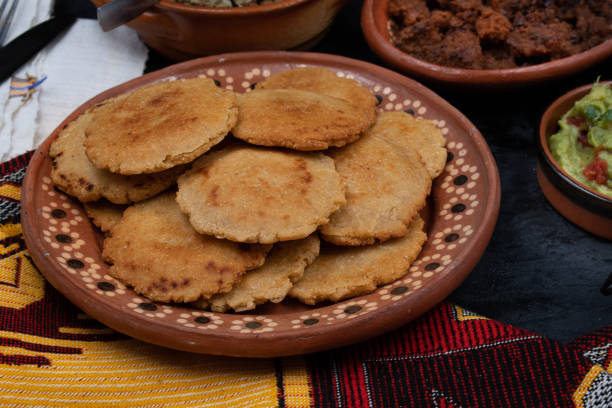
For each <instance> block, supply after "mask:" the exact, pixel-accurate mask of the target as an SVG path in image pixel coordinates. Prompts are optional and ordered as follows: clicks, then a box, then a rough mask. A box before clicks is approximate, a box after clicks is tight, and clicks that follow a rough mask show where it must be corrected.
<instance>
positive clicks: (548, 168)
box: [536, 82, 612, 240]
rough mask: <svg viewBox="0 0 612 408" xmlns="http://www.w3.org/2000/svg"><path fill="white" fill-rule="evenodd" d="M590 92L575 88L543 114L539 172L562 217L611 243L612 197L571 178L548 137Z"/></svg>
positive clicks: (588, 88) (541, 186) (589, 86)
mask: <svg viewBox="0 0 612 408" xmlns="http://www.w3.org/2000/svg"><path fill="white" fill-rule="evenodd" d="M602 83H610V82H602ZM590 90H591V85H585V86H581V87H580V88H576V89H574V90H573V91H570V92H568V93H566V94H565V95H563V96H561V97H560V98H558V99H557V100H555V101H554V102H553V103H552V104H551V105H550V107H549V108H548V109H547V110H546V111H545V112H544V115H543V116H542V119H541V121H540V128H539V133H538V140H537V145H538V153H539V155H538V166H537V169H536V172H537V177H538V183H539V184H540V188H541V189H542V192H543V193H544V196H546V198H547V199H548V201H549V202H550V204H551V205H552V206H553V207H554V208H555V209H556V210H557V211H559V213H561V215H563V216H564V217H565V218H567V219H568V220H570V221H571V222H573V223H574V224H576V225H578V226H579V227H581V228H583V229H585V230H587V231H589V232H590V233H592V234H595V235H597V236H599V237H602V238H606V239H610V240H612V198H610V197H606V196H604V195H602V194H600V193H598V192H597V191H595V190H593V189H591V188H589V187H587V186H585V185H584V184H581V183H580V182H579V181H577V180H576V179H574V178H572V176H570V175H569V174H568V173H566V172H565V171H564V170H563V169H562V168H561V167H560V166H559V165H558V164H557V162H556V161H555V159H554V158H553V156H552V154H551V152H550V149H549V148H548V138H549V137H550V136H551V135H552V134H554V133H555V132H557V130H558V122H559V119H560V118H561V116H563V115H564V114H565V113H566V112H567V111H568V110H570V109H571V108H572V106H573V105H574V103H575V102H576V101H577V100H579V99H580V98H582V97H583V96H584V95H586V94H587V93H589V91H590Z"/></svg>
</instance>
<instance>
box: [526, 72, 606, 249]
mask: <svg viewBox="0 0 612 408" xmlns="http://www.w3.org/2000/svg"><path fill="white" fill-rule="evenodd" d="M538 147H539V153H540V154H539V162H538V168H537V176H538V182H539V184H540V187H541V188H542V192H543V193H544V195H545V196H546V198H547V199H548V201H549V202H550V203H551V205H552V206H553V207H555V208H556V209H557V210H558V211H559V212H560V213H561V214H562V215H563V216H565V217H566V218H567V219H569V220H570V221H572V222H574V223H575V224H577V225H578V226H580V227H582V228H584V229H585V230H587V231H589V232H591V233H593V234H595V235H598V236H600V237H603V238H606V239H612V81H601V82H600V81H599V80H597V81H596V82H595V83H594V84H591V85H585V86H582V87H580V88H577V89H574V90H573V91H570V92H568V93H567V94H565V95H563V96H561V97H560V98H558V99H557V100H556V101H554V102H553V103H552V105H551V106H550V107H549V108H548V109H547V110H546V112H545V113H544V115H543V116H542V120H541V122H540V129H539V140H538Z"/></svg>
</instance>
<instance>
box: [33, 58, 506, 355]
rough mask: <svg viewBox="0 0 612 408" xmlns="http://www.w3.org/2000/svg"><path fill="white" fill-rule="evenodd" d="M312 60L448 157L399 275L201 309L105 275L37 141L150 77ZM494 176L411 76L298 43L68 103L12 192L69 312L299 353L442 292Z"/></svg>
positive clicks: (159, 339)
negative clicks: (354, 286)
mask: <svg viewBox="0 0 612 408" xmlns="http://www.w3.org/2000/svg"><path fill="white" fill-rule="evenodd" d="M302 65H308V66H322V67H327V68H329V69H332V70H334V71H335V72H337V73H338V74H339V75H341V76H345V77H349V78H354V79H356V80H358V81H359V82H361V83H362V84H363V85H364V86H367V87H368V88H370V89H371V90H372V91H373V92H374V93H375V95H377V98H378V99H379V101H380V104H379V108H380V109H381V110H387V111H388V110H400V109H401V110H405V111H408V112H409V113H411V114H414V115H415V116H417V117H425V118H428V119H430V120H433V121H434V123H435V124H436V126H437V127H438V128H439V129H440V130H441V132H442V134H444V135H445V137H446V139H447V150H448V158H447V163H446V167H445V169H444V171H443V172H442V174H441V175H440V176H439V177H438V178H437V179H436V180H435V182H434V185H433V187H432V193H431V195H430V199H429V202H428V206H427V211H425V213H426V214H428V215H427V217H426V218H425V219H426V223H427V225H426V231H427V233H428V237H429V238H428V241H427V243H426V245H425V246H424V247H423V249H422V251H421V253H420V255H419V256H418V258H417V259H416V260H415V262H414V263H413V264H412V265H411V267H410V269H409V270H408V271H406V275H405V276H404V277H402V278H401V279H399V280H397V281H396V282H393V283H391V284H388V285H385V286H382V287H380V288H378V289H377V290H376V291H375V292H373V293H371V294H368V295H364V296H359V297H355V298H352V299H347V300H344V301H341V302H337V303H333V304H329V303H328V304H321V305H317V306H314V307H310V306H305V305H302V304H299V303H297V302H292V301H290V300H284V301H283V302H281V303H279V304H270V305H261V306H259V307H257V308H256V309H254V310H252V311H248V312H244V313H212V312H208V311H203V310H196V309H193V308H190V307H188V306H186V305H181V304H163V303H152V302H150V301H149V300H147V299H145V298H144V297H142V296H139V295H138V294H136V293H135V292H133V291H132V290H131V289H130V288H127V287H125V286H124V285H123V284H122V283H121V282H118V281H117V280H115V279H114V278H112V277H111V276H109V275H108V273H107V271H108V265H107V264H106V263H104V261H103V260H102V258H101V253H100V252H101V251H100V241H99V239H100V234H99V233H98V232H97V230H96V228H95V227H94V226H93V225H92V224H91V223H90V221H89V219H88V218H87V216H86V214H85V213H84V211H83V208H82V206H81V204H80V203H79V202H77V201H75V200H73V199H71V198H70V197H68V196H66V195H65V194H63V193H61V192H59V191H57V190H55V189H54V188H53V185H52V183H51V179H50V178H49V174H50V170H51V160H50V158H49V155H48V152H49V146H50V144H51V143H52V142H53V140H54V139H55V138H56V137H57V135H58V133H59V132H60V131H61V129H62V128H63V127H64V126H66V125H67V124H68V123H69V122H70V121H72V120H74V119H75V118H76V117H77V116H78V115H80V114H81V113H82V112H84V111H85V109H87V108H88V107H90V106H92V105H94V104H96V103H99V102H101V101H103V100H105V99H107V98H109V97H113V96H118V95H121V94H124V93H126V92H130V91H131V90H133V89H135V88H137V87H140V86H143V85H146V84H150V83H154V82H159V81H166V80H171V79H173V78H186V77H196V76H205V77H208V78H213V79H215V80H216V81H217V83H218V84H219V86H221V87H224V88H228V89H232V90H234V91H235V92H250V91H251V87H252V86H253V85H254V84H255V83H257V82H260V81H262V80H264V79H265V78H266V77H268V76H269V75H271V74H273V73H276V72H282V71H285V70H287V69H290V68H293V67H296V66H302ZM500 192H501V188H500V181H499V175H498V172H497V166H496V165H495V160H494V159H493V156H492V154H491V151H490V150H489V147H488V145H487V143H486V142H485V140H484V138H483V137H482V135H481V134H480V132H478V130H477V129H476V128H475V127H474V125H473V124H472V123H470V121H469V120H468V119H467V118H466V117H465V116H463V115H462V114H461V113H460V112H459V111H457V110H456V109H455V108H453V107H452V106H451V105H450V104H448V103H447V102H446V101H444V100H443V99H442V98H440V97H439V96H437V95H436V94H434V93H433V92H432V91H430V90H429V89H427V88H425V87H424V86H422V85H420V84H419V83H417V82H415V81H413V80H410V79H408V78H406V77H405V76H402V75H400V74H397V73H395V72H393V71H390V70H387V69H385V68H382V67H379V66H375V65H372V64H368V63H365V62H362V61H357V60H352V59H349V58H344V57H339V56H334V55H328V54H315V53H303V52H280V51H276V52H270V51H260V52H249V53H235V54H223V55H218V56H212V57H207V58H200V59H196V60H192V61H188V62H184V63H181V64H177V65H173V66H170V67H168V68H165V69H163V70H160V71H156V72H152V73H150V74H147V75H144V76H142V77H139V78H136V79H134V80H132V81H130V82H126V83H124V84H122V85H119V86H118V87H115V88H112V89H109V90H107V91H105V92H103V93H101V94H99V95H97V96H95V97H94V98H92V99H91V100H89V101H87V102H86V103H84V104H83V105H82V106H80V107H78V108H77V109H76V110H75V111H74V112H73V113H71V114H70V115H69V116H68V117H67V118H66V119H65V120H64V121H63V122H62V123H61V124H60V125H59V126H58V128H57V129H56V130H55V131H54V132H53V133H52V134H51V135H50V136H49V137H48V138H47V140H46V141H45V142H44V143H43V144H42V145H41V146H40V147H39V148H38V150H37V151H36V153H35V154H34V156H33V157H32V160H31V162H30V164H29V166H28V170H27V174H26V176H25V179H24V183H23V192H22V218H21V220H22V225H23V231H24V236H25V240H26V243H27V245H28V249H29V251H30V254H31V256H32V259H33V260H34V262H35V264H36V265H37V266H38V268H39V270H40V271H41V272H42V273H43V275H44V276H45V277H46V278H47V280H48V281H49V282H50V283H51V284H52V285H53V286H55V287H56V288H57V289H58V290H59V291H60V292H61V293H63V294H64V295H65V296H66V297H67V298H68V299H69V300H70V301H72V302H73V303H74V304H75V305H77V306H78V307H79V308H80V309H81V310H83V311H84V312H86V313H87V314H88V315H90V316H92V317H93V318H95V319H98V320H99V321H101V322H102V323H104V324H106V325H107V326H109V327H111V328H113V329H115V330H117V331H119V332H122V333H125V334H128V335H130V336H132V337H135V338H138V339H141V340H144V341H147V342H151V343H155V344H158V345H162V346H166V347H170V348H175V349H179V350H185V351H191V352H197V353H205V354H220V355H229V356H242V357H272V356H283V355H291V354H303V353H309V352H314V351H319V350H325V349H330V348H334V347H340V346H342V345H346V344H350V343H355V342H357V341H361V340H364V339H367V338H369V337H372V336H376V335H379V334H381V333H384V332H386V331H389V330H392V329H394V328H397V327H399V326H401V325H403V324H404V323H406V322H408V321H410V320H412V319H414V318H416V317H418V316H420V315H421V314H423V313H425V312H426V311H427V310H429V309H430V308H432V307H433V306H435V305H436V304H437V303H439V302H440V301H442V300H443V299H444V298H445V297H446V296H448V295H449V294H450V293H451V292H452V291H453V290H454V289H455V288H456V287H457V286H459V284H460V283H461V282H462V281H463V280H464V279H465V278H466V277H467V275H468V274H469V273H470V272H471V270H472V268H473V267H474V266H475V265H476V263H477V262H478V260H479V259H480V257H481V256H482V254H483V252H484V250H485V248H486V246H487V244H488V242H489V239H490V237H491V234H492V233H493V229H494V227H495V223H496V221H497V215H498V212H499V203H500V194H501V193H500Z"/></svg>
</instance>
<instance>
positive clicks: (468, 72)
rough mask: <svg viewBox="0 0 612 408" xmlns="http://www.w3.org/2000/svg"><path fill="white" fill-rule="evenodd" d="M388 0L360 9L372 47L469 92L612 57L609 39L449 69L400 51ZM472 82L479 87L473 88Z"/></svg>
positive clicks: (371, 0)
mask: <svg viewBox="0 0 612 408" xmlns="http://www.w3.org/2000/svg"><path fill="white" fill-rule="evenodd" d="M388 4H389V0H365V1H364V3H363V8H362V12H361V27H362V30H363V33H364V36H365V39H366V41H367V43H368V45H369V46H370V48H371V49H372V51H374V52H375V53H376V54H377V55H378V56H379V57H380V58H382V59H383V60H384V61H385V62H386V63H387V64H389V65H390V66H392V67H394V68H395V69H397V70H398V71H401V72H404V73H406V74H408V75H411V76H414V77H416V78H419V79H422V80H425V81H428V82H432V83H436V84H440V85H447V86H453V87H456V88H466V87H468V86H472V87H470V88H469V89H470V91H481V90H489V89H509V88H512V87H517V86H527V85H533V84H536V83H541V82H545V81H550V80H556V79H559V78H561V77H564V76H567V75H570V74H573V73H576V72H579V71H581V70H584V69H586V68H588V67H590V66H593V65H595V64H596V63H598V62H600V61H603V60H605V59H606V58H607V57H610V56H612V39H609V40H607V41H605V42H603V43H602V44H599V45H598V46H596V47H593V48H591V49H589V50H587V51H584V52H582V53H580V54H576V55H572V56H570V57H566V58H562V59H558V60H554V61H551V62H546V63H542V64H537V65H531V66H526V67H520V68H511V69H498V70H478V69H461V68H451V67H447V66H441V65H436V64H432V63H429V62H426V61H423V60H421V59H418V58H415V57H413V56H411V55H409V54H406V53H405V52H403V51H401V50H399V49H398V48H396V47H395V46H393V44H392V43H391V39H390V37H391V36H390V32H389V18H388V15H387V8H388ZM473 85H479V86H480V87H478V88H474V87H473Z"/></svg>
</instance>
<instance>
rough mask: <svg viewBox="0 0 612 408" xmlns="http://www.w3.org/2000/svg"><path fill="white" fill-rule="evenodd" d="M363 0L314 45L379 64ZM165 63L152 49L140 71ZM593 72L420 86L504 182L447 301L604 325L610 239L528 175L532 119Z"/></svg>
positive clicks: (568, 336) (537, 323) (512, 318)
mask: <svg viewBox="0 0 612 408" xmlns="http://www.w3.org/2000/svg"><path fill="white" fill-rule="evenodd" d="M58 1H59V2H64V3H69V4H79V6H80V7H81V11H80V12H82V13H84V15H89V16H91V15H93V13H92V9H93V8H92V7H91V5H90V4H89V3H88V2H87V1H86V0H79V1H76V0H72V1H71V0H58ZM361 3H362V2H361V1H360V0H352V1H350V3H349V5H348V6H347V7H346V8H345V9H343V10H342V11H341V13H340V14H339V15H338V17H337V19H336V21H335V22H334V25H333V26H332V29H331V30H330V32H329V33H328V35H327V36H326V37H325V38H324V39H323V40H322V42H321V43H319V44H318V45H317V46H316V47H315V48H314V49H312V51H315V52H324V53H330V54H339V55H344V56H347V57H351V58H356V59H361V60H365V61H369V62H372V63H375V64H378V65H382V66H385V64H384V63H383V62H382V61H381V60H380V59H379V58H378V57H377V56H376V55H375V54H373V53H372V52H371V50H370V49H369V48H368V46H367V44H366V42H365V40H364V38H363V35H362V32H361V27H360V17H361ZM170 63H171V62H170V61H168V60H166V59H164V58H163V57H161V56H159V55H157V54H156V53H154V52H151V54H150V58H149V61H148V63H147V71H152V70H155V69H159V68H162V67H164V66H167V65H169V64H170ZM597 76H601V77H602V79H612V58H609V59H608V60H607V61H605V62H603V63H601V64H599V65H597V66H596V67H594V68H592V69H589V70H587V71H585V72H582V73H580V74H578V75H575V76H573V77H570V78H563V79H559V80H556V81H552V82H550V83H548V84H545V85H540V86H537V87H529V88H523V89H518V90H513V91H486V90H485V91H484V92H483V90H475V89H464V90H461V91H457V90H451V89H444V88H443V87H440V86H438V85H435V84H430V83H425V85H427V86H428V87H430V88H431V89H433V90H434V91H435V92H437V93H438V94H440V95H441V96H442V97H444V98H445V99H446V100H447V101H449V102H450V103H451V104H452V105H454V106H455V107H456V108H457V109H459V110H460V111H461V112H463V113H464V114H465V115H466V116H467V117H468V118H469V119H470V120H471V121H472V122H473V123H474V124H475V125H476V127H477V128H478V129H479V130H480V132H481V133H482V134H483V135H484V137H485V139H486V140H487V142H488V143H489V145H490V147H491V151H492V152H493V155H494V157H495V160H496V161H497V165H498V168H499V173H500V177H501V182H502V203H501V209H500V214H499V220H498V222H497V226H496V228H495V232H494V234H493V237H492V239H491V242H490V244H489V246H488V248H487V250H486V252H485V254H484V255H483V257H482V259H481V260H480V262H479V263H478V265H477V266H476V267H475V268H474V270H473V272H472V273H471V274H470V276H469V277H468V278H467V279H466V280H465V282H464V283H463V284H462V285H461V286H460V287H459V288H458V289H457V290H456V291H455V292H454V293H453V294H452V295H451V296H450V301H452V302H456V303H457V304H459V305H461V306H463V307H465V308H467V309H470V310H472V311H474V312H477V313H481V314H483V315H486V316H488V317H490V318H493V319H497V320H500V321H502V322H504V323H509V324H512V325H514V326H516V327H519V328H523V329H527V330H531V331H533V332H535V333H538V334H542V335H544V336H547V337H549V338H552V339H555V340H558V341H561V342H567V341H570V340H572V339H574V338H575V337H577V336H580V335H582V334H586V333H587V332H589V331H592V330H596V329H598V328H601V327H604V326H608V325H611V324H612V297H605V296H603V295H602V294H601V293H600V287H601V286H602V284H603V283H604V281H605V280H606V278H607V277H608V275H609V274H610V273H612V243H611V242H609V241H605V240H602V239H598V238H596V237H594V236H593V235H590V234H589V233H587V232H585V231H583V230H581V229H580V228H578V227H576V226H574V225H573V224H571V223H570V222H568V221H566V220H565V219H564V218H563V217H562V216H561V215H560V214H559V213H557V212H556V211H555V210H554V208H552V207H551V206H550V205H549V204H548V202H547V201H546V199H545V198H544V196H543V195H542V193H541V191H540V188H539V186H538V184H537V181H536V175H535V167H536V146H535V136H536V131H537V127H538V122H539V119H540V116H541V115H542V113H543V112H544V110H545V109H546V107H547V106H548V105H549V104H550V103H551V102H552V101H553V100H554V99H556V98H557V97H559V96H561V95H562V94H564V93H565V92H567V91H569V90H571V89H573V88H575V87H577V86H580V85H584V84H588V83H592V82H593V81H595V79H596V78H597Z"/></svg>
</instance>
